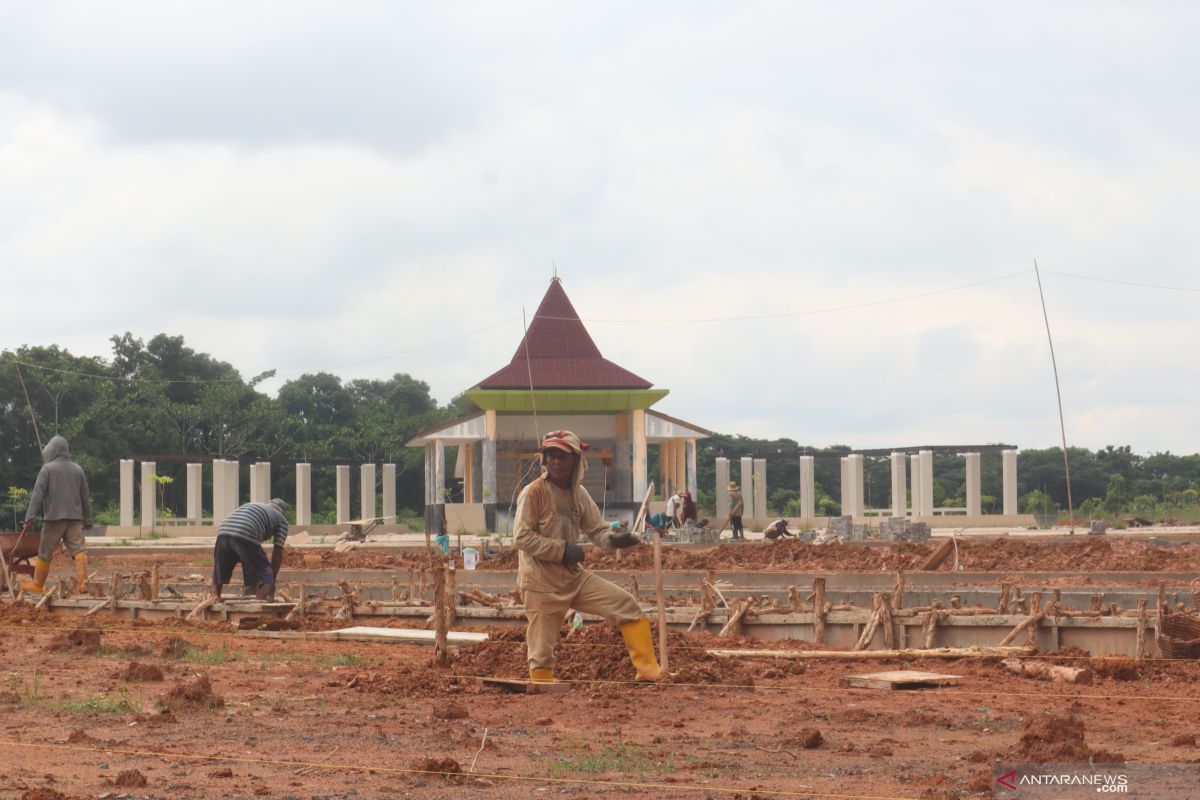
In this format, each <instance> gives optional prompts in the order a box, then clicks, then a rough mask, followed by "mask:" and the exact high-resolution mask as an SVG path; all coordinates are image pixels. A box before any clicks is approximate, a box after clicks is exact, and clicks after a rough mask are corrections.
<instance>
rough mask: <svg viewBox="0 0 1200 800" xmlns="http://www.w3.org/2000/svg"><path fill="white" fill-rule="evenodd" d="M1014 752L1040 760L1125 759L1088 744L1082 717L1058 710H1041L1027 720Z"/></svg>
mask: <svg viewBox="0 0 1200 800" xmlns="http://www.w3.org/2000/svg"><path fill="white" fill-rule="evenodd" d="M1014 755H1015V756H1016V757H1018V758H1020V759H1022V760H1023V761H1025V762H1028V763H1036V764H1055V763H1058V764H1065V763H1073V762H1075V763H1077V762H1088V761H1094V762H1096V763H1103V764H1111V763H1116V762H1122V761H1124V760H1125V756H1123V755H1121V754H1120V753H1110V752H1108V751H1107V750H1093V749H1091V748H1090V747H1088V746H1087V742H1086V741H1084V725H1083V720H1082V719H1080V718H1079V717H1076V716H1074V715H1071V716H1066V717H1060V716H1056V715H1054V714H1038V715H1037V716H1033V717H1030V718H1029V719H1026V720H1025V729H1024V732H1023V733H1022V734H1021V740H1020V742H1019V743H1018V745H1017V748H1016V751H1015V753H1014Z"/></svg>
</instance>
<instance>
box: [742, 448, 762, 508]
mask: <svg viewBox="0 0 1200 800" xmlns="http://www.w3.org/2000/svg"><path fill="white" fill-rule="evenodd" d="M741 462H742V463H741V464H740V465H739V470H738V477H739V478H741V483H740V485H741V487H742V518H743V519H746V520H749V519H753V518H754V517H757V516H758V509H757V508H755V507H754V458H753V457H751V456H742V459H741Z"/></svg>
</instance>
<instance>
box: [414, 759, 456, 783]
mask: <svg viewBox="0 0 1200 800" xmlns="http://www.w3.org/2000/svg"><path fill="white" fill-rule="evenodd" d="M408 768H409V769H411V770H413V771H414V772H428V773H431V774H434V775H440V776H442V777H444V778H446V779H447V780H452V781H455V782H457V781H461V780H462V778H460V777H458V776H460V775H462V774H463V768H462V765H460V764H459V763H458V762H457V761H455V760H454V759H453V758H423V759H421V760H420V761H414V762H413V763H412V764H409V765H408Z"/></svg>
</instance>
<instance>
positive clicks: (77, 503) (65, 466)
mask: <svg viewBox="0 0 1200 800" xmlns="http://www.w3.org/2000/svg"><path fill="white" fill-rule="evenodd" d="M42 462H43V463H42V468H41V470H40V471H39V472H38V475H37V480H36V481H34V484H33V493H32V494H30V495H29V509H28V510H27V511H26V512H25V526H24V527H23V528H22V532H23V533H25V532H28V531H30V530H32V529H33V519H34V517H36V516H38V515H39V514H40V515H41V517H42V543H41V545H40V546H39V547H38V557H37V562H36V563H35V564H34V568H33V580H32V581H23V582H22V583H21V588H22V589H24V590H25V591H27V592H40V591H42V590H43V589H44V588H45V586H46V578H47V576H49V574H50V558H51V556H53V555H54V551H55V550H56V549H57V548H58V543H59V542H62V543H63V546H64V547H66V550H67V555H69V556H71V557H72V558H74V559H75V570H76V576H77V580H78V584H79V588H80V590H82V589H83V586H84V584H86V583H87V544H86V540H85V539H84V531H89V530H91V529H92V501H91V499H90V498H89V497H88V484H87V476H86V475H84V474H83V467H81V466H79V465H78V464H76V463H75V462H74V461H72V460H71V448H70V447H69V446H68V445H67V440H66V439H64V438H63V437H61V436H55V437H53V438H51V439H50V441H49V442H47V443H46V446H45V447H44V448H42Z"/></svg>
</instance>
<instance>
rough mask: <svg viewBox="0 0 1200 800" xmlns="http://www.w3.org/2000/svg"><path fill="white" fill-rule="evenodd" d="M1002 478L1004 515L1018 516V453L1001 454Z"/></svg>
mask: <svg viewBox="0 0 1200 800" xmlns="http://www.w3.org/2000/svg"><path fill="white" fill-rule="evenodd" d="M1000 468H1001V476H1002V479H1003V482H1004V492H1003V493H1004V513H1005V514H1017V513H1020V512H1019V511H1018V510H1017V451H1016V450H1004V451H1002V452H1001V453H1000Z"/></svg>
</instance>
